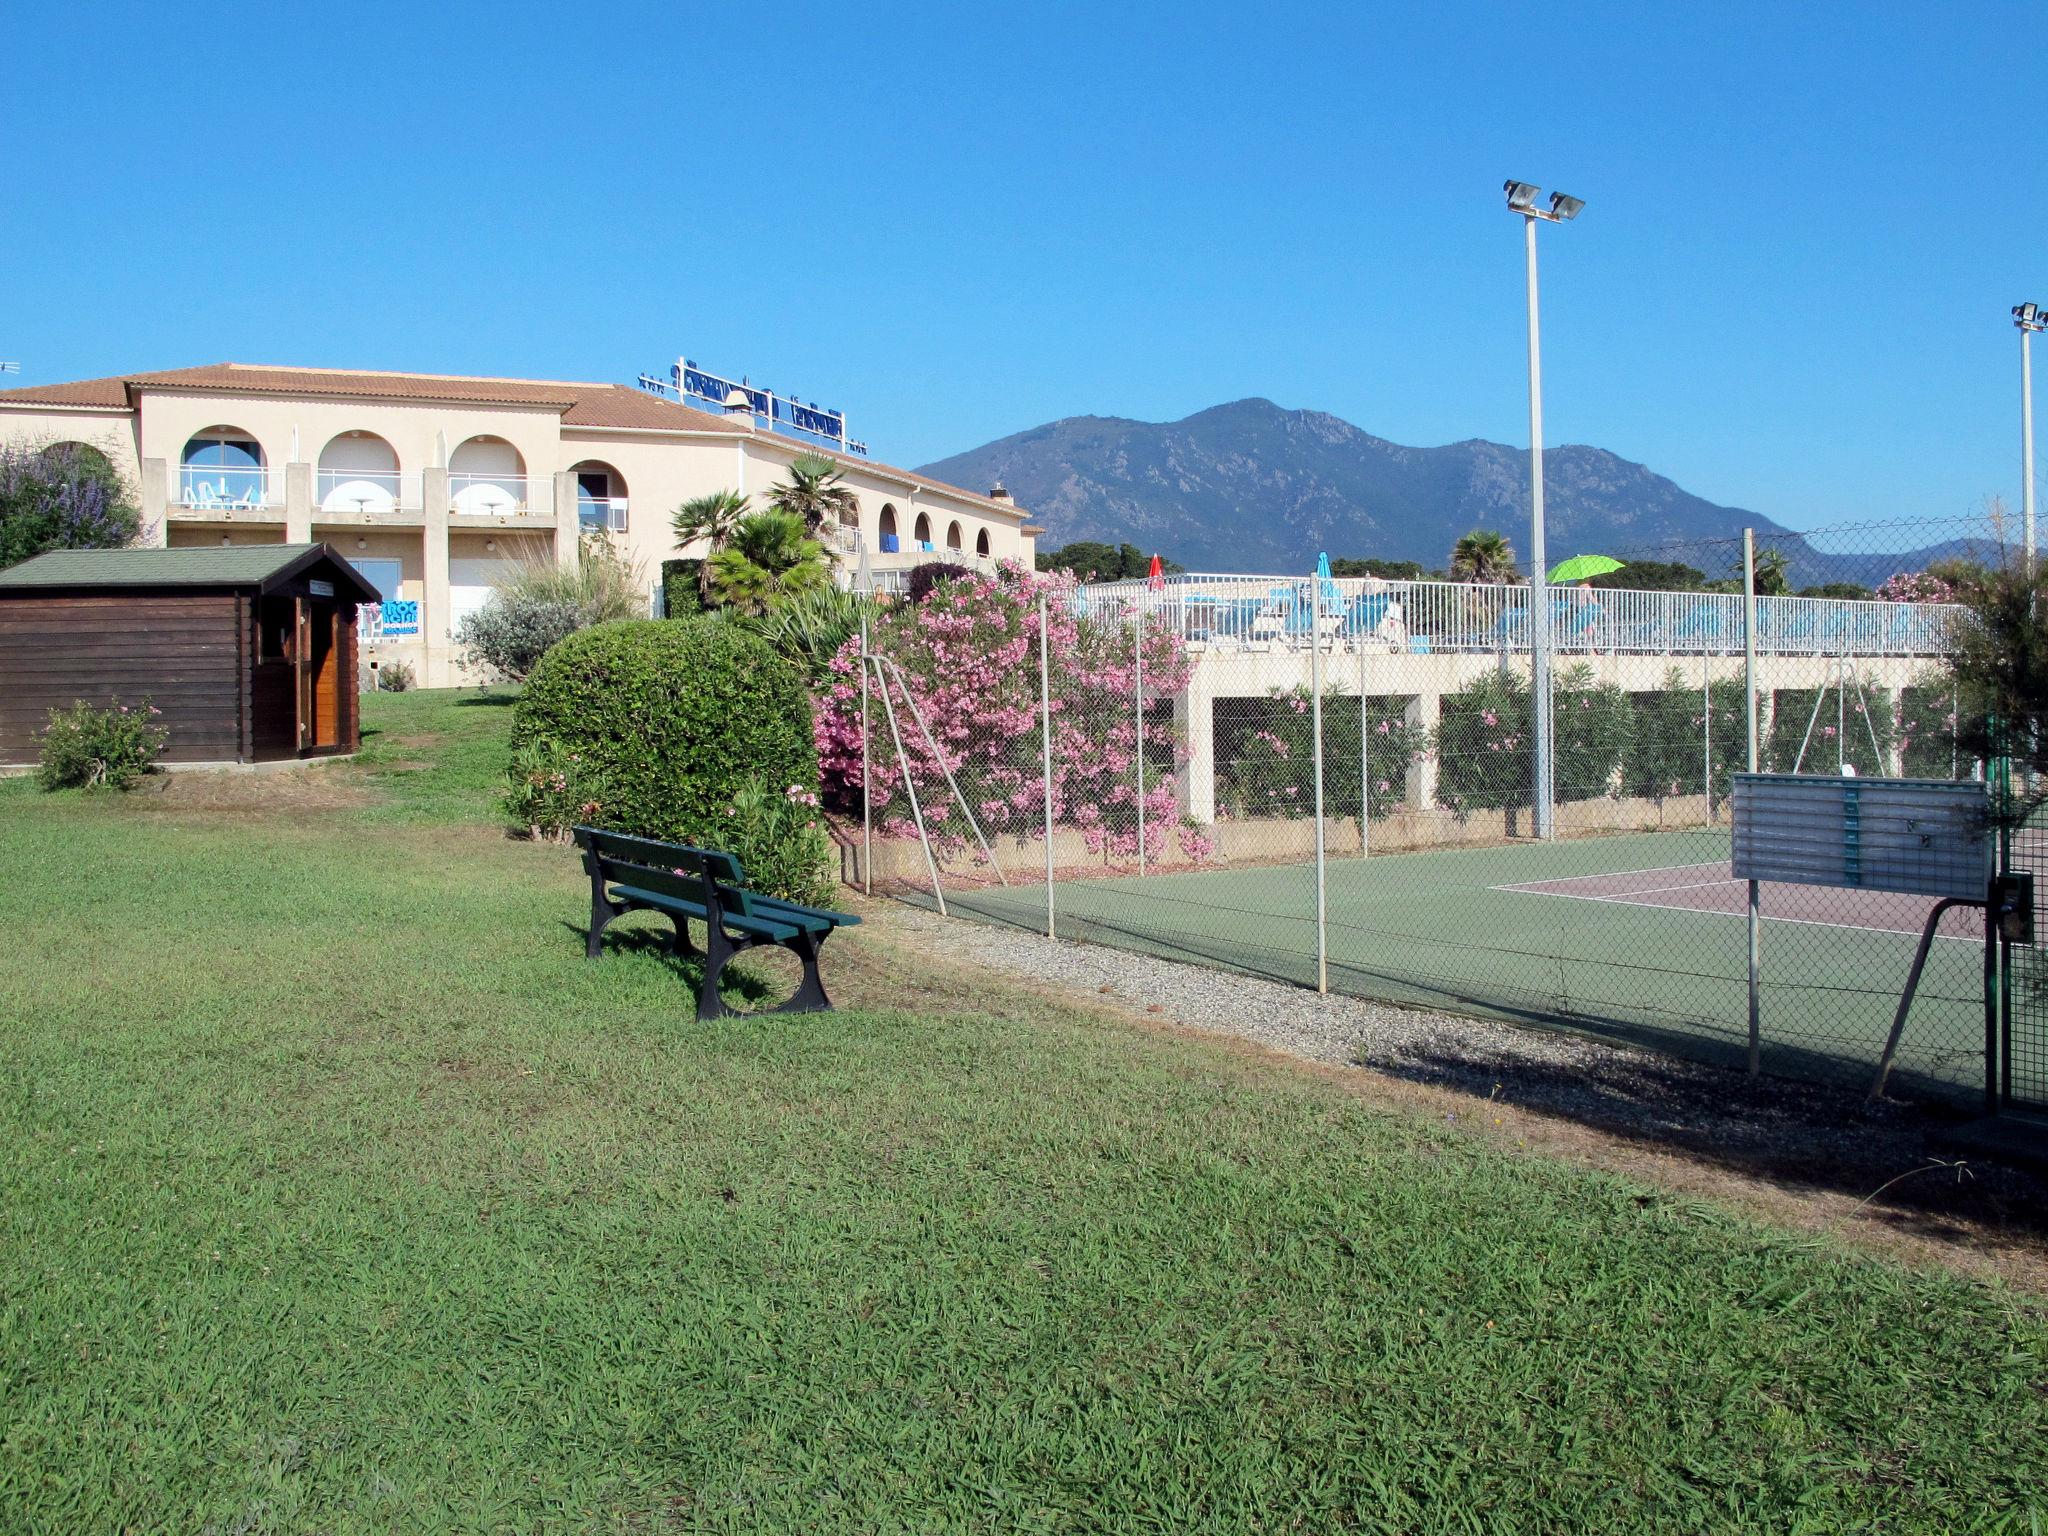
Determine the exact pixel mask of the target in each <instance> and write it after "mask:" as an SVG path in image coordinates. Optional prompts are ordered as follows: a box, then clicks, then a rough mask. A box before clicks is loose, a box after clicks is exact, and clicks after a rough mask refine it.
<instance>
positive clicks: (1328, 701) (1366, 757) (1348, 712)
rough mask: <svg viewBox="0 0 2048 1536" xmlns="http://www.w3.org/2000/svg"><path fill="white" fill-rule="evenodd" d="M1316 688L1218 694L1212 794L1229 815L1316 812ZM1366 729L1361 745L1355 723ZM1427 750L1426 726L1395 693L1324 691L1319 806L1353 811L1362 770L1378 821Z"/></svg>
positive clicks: (1332, 812) (1339, 812)
mask: <svg viewBox="0 0 2048 1536" xmlns="http://www.w3.org/2000/svg"><path fill="white" fill-rule="evenodd" d="M1313 703H1314V696H1313V695H1312V694H1311V693H1310V691H1309V690H1308V689H1307V688H1305V687H1304V688H1296V689H1294V690H1293V691H1292V692H1286V693H1274V694H1272V695H1271V696H1269V697H1267V698H1263V699H1256V698H1224V699H1218V700H1216V704H1215V708H1216V800H1217V804H1218V806H1219V807H1220V808H1222V809H1223V810H1224V811H1225V812H1226V813H1227V814H1229V815H1230V816H1232V817H1238V818H1244V819H1251V818H1254V817H1261V816H1278V817H1282V818H1285V819H1287V820H1293V819H1296V818H1298V817H1304V816H1312V815H1314V814H1315V803H1316V792H1315V783H1316V777H1315V750H1316V744H1315V714H1314V710H1313V707H1312V706H1313ZM1361 724H1362V725H1363V727H1364V729H1365V730H1366V731H1368V732H1370V733H1371V739H1370V741H1369V742H1367V743H1365V744H1364V750H1363V752H1361V750H1360V742H1359V730H1360V727H1361ZM1428 751H1429V732H1428V731H1426V730H1424V729H1423V728H1422V727H1421V726H1419V725H1411V724H1409V723H1408V722H1407V719H1406V718H1405V710H1404V709H1403V703H1402V701H1401V700H1400V699H1393V698H1378V697H1369V698H1367V699H1366V700H1365V701H1364V708H1363V710H1361V709H1360V700H1359V698H1358V696H1357V695H1356V694H1346V693H1342V692H1338V691H1332V690H1325V692H1324V694H1323V808H1324V814H1325V815H1328V816H1334V817H1347V818H1351V819H1354V820H1355V819H1356V818H1357V815H1358V801H1359V795H1358V779H1359V774H1360V772H1361V771H1363V772H1364V773H1365V774H1366V776H1367V778H1366V783H1367V793H1366V806H1367V814H1368V815H1369V816H1370V817H1371V819H1373V820H1375V821H1377V820H1380V819H1381V818H1383V817H1386V816H1388V815H1390V814H1391V813H1393V812H1394V811H1397V810H1399V809H1400V808H1401V806H1402V803H1403V801H1404V798H1405V796H1406V794H1407V787H1408V771H1409V769H1410V768H1412V767H1413V766H1414V765H1415V764H1416V762H1417V761H1419V760H1420V759H1421V758H1422V757H1424V756H1425V755H1426V754H1427V753H1428Z"/></svg>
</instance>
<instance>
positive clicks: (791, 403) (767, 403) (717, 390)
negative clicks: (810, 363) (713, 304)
mask: <svg viewBox="0 0 2048 1536" xmlns="http://www.w3.org/2000/svg"><path fill="white" fill-rule="evenodd" d="M668 375H669V376H668V378H667V379H665V380H664V379H660V378H657V377H656V376H655V375H653V374H651V373H643V374H641V375H640V380H639V383H640V387H641V388H642V389H644V390H646V391H647V392H648V393H649V394H652V395H660V396H661V397H662V398H663V399H664V400H678V401H681V402H682V403H683V404H685V405H695V406H699V407H702V408H703V409H706V410H712V411H719V412H723V411H724V410H725V409H726V402H727V401H729V400H731V399H732V396H733V392H734V391H738V392H739V394H740V395H741V396H742V397H744V399H745V400H746V402H747V409H748V411H749V412H750V413H751V414H752V416H753V418H754V422H755V425H757V426H760V427H765V428H766V429H767V430H769V431H771V432H776V433H780V434H781V435H782V436H784V437H793V438H796V439H798V440H799V441H801V442H807V443H815V444H817V445H818V446H819V447H821V448H830V449H832V450H834V451H835V452H838V453H857V454H859V455H861V457H863V458H865V457H866V456H867V451H868V445H867V444H866V443H860V442H855V441H854V440H853V439H852V438H849V437H848V436H847V435H846V413H845V412H844V411H831V410H827V409H825V408H824V407H823V406H821V405H819V404H818V403H817V402H816V401H815V400H810V401H803V400H794V399H790V398H788V397H786V396H783V395H778V394H776V393H775V391H774V390H772V389H763V388H761V387H760V386H759V385H757V384H754V383H751V382H750V381H749V380H747V379H746V378H744V377H742V378H738V379H728V378H724V377H722V376H721V375H719V374H715V373H712V372H710V371H709V370H708V369H704V368H700V367H698V366H697V365H696V364H695V363H693V362H691V361H690V360H689V359H688V358H687V357H679V358H677V359H676V361H675V362H674V364H672V365H671V366H670V368H669V371H668Z"/></svg>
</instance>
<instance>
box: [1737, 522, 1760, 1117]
mask: <svg viewBox="0 0 2048 1536" xmlns="http://www.w3.org/2000/svg"><path fill="white" fill-rule="evenodd" d="M1742 698H1743V706H1744V708H1745V709H1746V710H1747V712H1748V715H1749V731H1748V741H1747V745H1746V746H1745V748H1744V756H1745V759H1746V761H1747V762H1748V764H1749V771H1750V772H1751V773H1755V772H1756V530H1755V529H1753V528H1745V529H1743V530H1742ZM1762 929H1763V909H1762V907H1761V906H1760V905H1759V895H1758V886H1757V883H1756V881H1754V880H1752V881H1750V882H1749V1075H1750V1076H1751V1077H1755V1076H1757V1075H1758V1074H1759V1073H1760V1072H1761V1071H1762V1070H1763V985H1762V981H1763V978H1762V958H1763V957H1762V953H1761V948H1762Z"/></svg>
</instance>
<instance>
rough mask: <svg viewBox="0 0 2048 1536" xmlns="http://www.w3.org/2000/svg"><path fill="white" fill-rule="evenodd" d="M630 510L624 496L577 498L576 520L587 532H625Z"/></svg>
mask: <svg viewBox="0 0 2048 1536" xmlns="http://www.w3.org/2000/svg"><path fill="white" fill-rule="evenodd" d="M628 510H629V507H628V504H627V499H626V498H625V497H624V496H610V497H605V496H578V497H577V498H576V521H577V523H578V525H579V526H581V528H582V529H583V531H584V532H585V533H624V532H625V531H626V513H627V512H628Z"/></svg>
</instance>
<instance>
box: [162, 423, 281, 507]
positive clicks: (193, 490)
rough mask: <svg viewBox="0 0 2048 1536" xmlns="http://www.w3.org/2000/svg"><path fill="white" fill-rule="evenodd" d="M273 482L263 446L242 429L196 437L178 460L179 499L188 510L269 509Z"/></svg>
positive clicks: (211, 431) (219, 430)
mask: <svg viewBox="0 0 2048 1536" xmlns="http://www.w3.org/2000/svg"><path fill="white" fill-rule="evenodd" d="M269 479H270V477H269V476H268V475H267V474H265V473H264V468H263V445H262V444H261V443H259V442H257V441H256V439H255V438H253V437H251V436H250V435H249V434H248V433H247V432H244V431H243V430H242V429H241V428H240V427H208V428H207V429H206V430H205V431H204V432H199V433H195V434H194V435H193V437H192V440H191V441H190V442H188V443H187V444H186V445H185V451H184V453H183V454H181V455H180V456H179V459H178V480H179V488H178V489H179V494H178V499H179V500H180V501H182V502H183V503H184V504H185V505H186V506H188V507H206V508H218V509H221V510H229V509H233V508H238V507H245V508H253V507H266V506H269V505H270V504H271V497H270V495H269V489H270V487H269Z"/></svg>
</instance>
